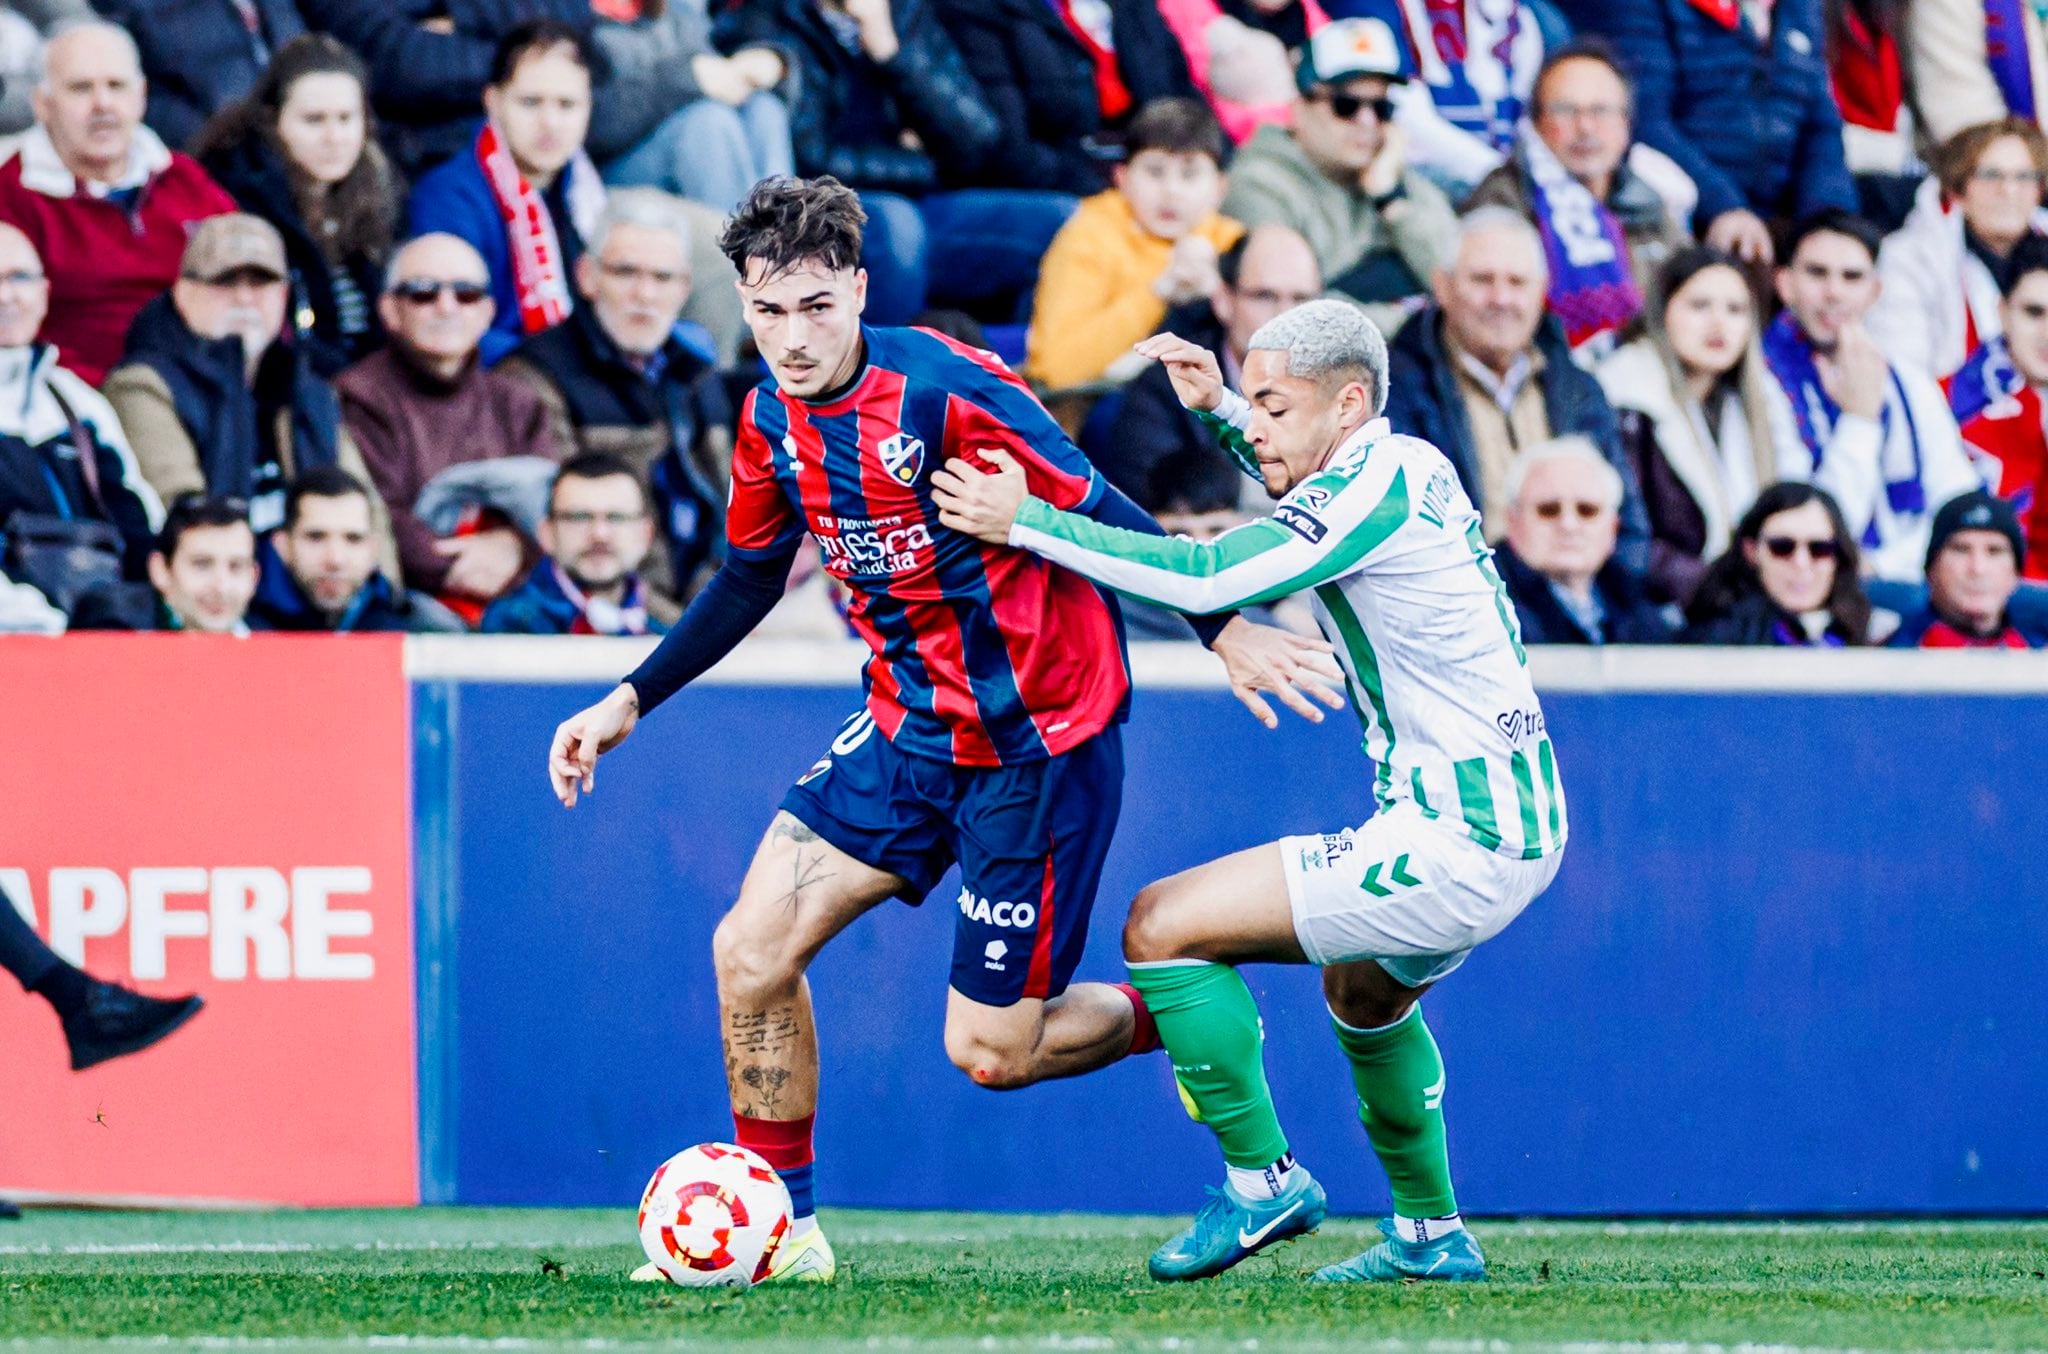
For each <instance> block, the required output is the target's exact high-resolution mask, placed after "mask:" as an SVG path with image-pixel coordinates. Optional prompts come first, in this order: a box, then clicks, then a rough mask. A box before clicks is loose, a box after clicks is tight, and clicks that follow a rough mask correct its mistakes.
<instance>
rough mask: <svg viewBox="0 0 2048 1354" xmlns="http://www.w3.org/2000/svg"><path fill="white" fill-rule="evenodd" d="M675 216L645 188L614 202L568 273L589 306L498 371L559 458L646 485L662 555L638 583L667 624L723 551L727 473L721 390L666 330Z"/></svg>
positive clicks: (676, 288) (678, 274)
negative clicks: (591, 456) (601, 456)
mask: <svg viewBox="0 0 2048 1354" xmlns="http://www.w3.org/2000/svg"><path fill="white" fill-rule="evenodd" d="M681 208H682V203H681V202H680V201H679V200H678V199H676V198H673V197H670V196H669V195H668V194H666V193H663V192H660V191H658V190H656V189H653V188H621V189H619V190H618V191H617V192H615V193H613V194H612V196H611V201H610V202H609V203H607V204H606V207H605V210H604V213H603V214H602V215H601V216H600V217H599V218H598V221H597V224H596V226H595V227H594V228H593V229H592V231H591V235H590V246H591V247H590V252H589V253H587V254H585V255H584V256H583V258H582V259H581V260H580V261H579V262H578V263H577V266H576V282H577V285H578V286H579V287H580V288H581V289H582V291H583V296H584V299H585V300H586V301H587V302H589V304H588V305H583V306H578V307H577V308H576V312H575V314H573V315H572V316H570V318H569V322H568V323H567V324H564V325H562V326H560V327H559V328H557V329H553V330H550V331H549V332H548V333H545V334H542V335H540V336H539V337H537V338H533V339H530V340H528V341H527V342H526V343H525V344H524V345H523V346H521V348H520V349H519V351H518V352H517V353H515V354H513V356H512V357H510V358H509V359H507V361H506V364H505V371H506V373H507V374H508V375H512V376H515V377H517V378H518V379H520V380H522V381H525V382H527V383H528V384H529V385H531V386H532V388H533V389H534V390H535V391H537V392H538V393H539V395H540V398H541V400H542V402H543V403H545V404H546V405H547V408H548V411H549V415H550V417H551V418H552V420H553V426H554V428H555V435H556V440H557V441H558V442H559V443H560V444H561V445H562V446H563V447H564V449H565V450H566V449H569V448H574V450H575V451H579V452H588V451H606V452H612V453H614V454H616V455H619V456H621V457H623V458H625V460H626V462H627V463H628V464H629V465H631V466H632V467H633V470H634V473H635V474H637V475H640V476H642V477H643V478H644V479H645V480H646V481H647V483H648V484H649V485H650V486H651V488H652V490H653V497H654V506H655V515H656V520H657V526H658V530H659V539H660V540H661V542H662V544H663V545H664V546H665V547H666V549H665V550H657V551H655V552H654V553H653V554H652V555H651V556H649V558H648V560H647V566H646V575H647V582H648V584H649V586H650V587H651V588H652V590H653V594H654V595H653V596H652V597H651V598H650V599H649V605H650V607H651V608H652V609H653V610H654V611H655V613H656V614H657V615H658V616H659V617H660V618H661V619H662V620H663V621H664V622H667V621H672V620H673V619H674V618H675V614H676V613H675V611H674V610H673V608H674V605H675V603H677V602H680V601H683V600H685V599H687V598H688V597H689V595H690V594H691V593H692V592H694V591H695V590H696V583H697V581H698V578H697V576H698V573H699V571H700V570H701V569H702V568H703V566H705V565H707V564H711V563H715V561H716V557H717V555H718V554H719V553H721V552H722V550H723V544H724V539H725V500H726V492H727V483H728V480H729V477H730V475H731V470H732V424H733V416H732V411H731V408H730V406H729V405H728V404H727V403H726V398H725V388H724V386H723V385H722V384H721V383H720V381H719V379H718V373H717V371H716V370H715V369H714V368H713V366H712V364H711V363H710V361H708V360H707V359H706V357H705V356H704V355H703V354H702V353H701V352H698V351H696V350H695V349H693V348H692V347H691V346H690V345H689V344H686V343H684V342H683V341H682V340H681V339H680V338H678V337H677V335H676V332H675V322H676V317H677V315H678V314H679V313H680V312H681V311H682V308H683V301H684V299H685V298H686V297H687V296H688V295H689V291H690V267H689V257H690V240H689V234H690V227H689V222H688V219H687V218H686V217H685V216H684V215H683V214H682V211H681Z"/></svg>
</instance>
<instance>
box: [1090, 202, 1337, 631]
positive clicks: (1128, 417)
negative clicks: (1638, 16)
mask: <svg viewBox="0 0 2048 1354" xmlns="http://www.w3.org/2000/svg"><path fill="white" fill-rule="evenodd" d="M1322 292H1323V275H1322V273H1321V272H1319V271H1318V270H1317V268H1316V255H1315V251H1314V250H1312V249H1310V248H1309V247H1308V241H1307V240H1304V239H1302V238H1301V235H1300V233H1299V232H1297V231H1295V230H1293V229H1291V228H1289V227H1287V226H1260V227H1258V228H1257V229H1256V230H1252V231H1249V232H1247V233H1246V234H1244V235H1242V236H1240V237H1239V238H1238V241H1237V243H1236V244H1234V245H1232V246H1231V247H1230V248H1228V249H1226V250H1224V251H1223V254H1222V257H1220V258H1219V259H1218V260H1217V261H1216V287H1215V290H1214V291H1212V292H1210V294H1209V296H1208V298H1207V299H1206V300H1201V301H1193V302H1190V303H1189V304H1187V305H1185V306H1181V307H1178V308H1176V309H1175V310H1172V311H1170V312H1168V314H1167V316H1166V323H1165V326H1164V327H1165V330H1166V332H1167V333H1170V334H1177V335H1179V336H1180V337H1181V338H1184V339H1187V340H1188V341H1189V342H1191V343H1197V344H1200V345H1201V346H1202V347H1204V348H1206V349H1208V350H1209V351H1210V352H1212V353H1214V354H1215V355H1216V365H1217V368H1218V369H1219V370H1220V371H1221V372H1222V373H1223V383H1224V384H1225V385H1226V386H1228V387H1229V388H1230V389H1232V390H1237V391H1239V393H1242V391H1241V389H1240V385H1239V378H1240V377H1241V376H1242V375H1243V372H1244V356H1245V350H1246V346H1247V345H1248V344H1250V342H1251V337H1252V334H1253V333H1255V332H1256V331H1257V330H1258V327H1259V326H1260V325H1262V324H1264V323H1265V322H1266V321H1268V320H1270V319H1272V318H1273V317H1274V316H1276V315H1278V314H1280V313H1281V312H1282V311H1285V310H1292V309H1293V308H1294V307H1296V306H1298V305H1300V304H1301V303H1302V302H1304V301H1313V300H1315V299H1316V298H1317V297H1318V296H1320V295H1322ZM1088 451H1089V456H1090V459H1092V460H1093V461H1094V462H1095V464H1096V466H1097V467H1098V468H1099V469H1100V470H1101V471H1102V473H1103V475H1104V476H1105V477H1106V478H1107V479H1108V480H1109V481H1110V483H1112V484H1114V485H1116V487H1117V488H1119V489H1121V490H1123V491H1124V492H1125V493H1126V494H1128V495H1130V496H1131V497H1132V498H1133V499H1140V500H1142V499H1143V498H1144V497H1145V496H1146V495H1147V494H1148V493H1151V492H1152V486H1153V483H1154V479H1155V476H1156V475H1157V474H1158V473H1160V472H1159V467H1162V466H1165V465H1167V464H1169V463H1172V464H1176V465H1201V466H1205V467H1207V468H1208V470H1209V471H1210V472H1211V473H1213V472H1216V471H1218V470H1220V471H1224V472H1228V474H1229V476H1230V479H1229V482H1230V483H1232V484H1237V483H1238V482H1239V481H1240V480H1242V490H1241V494H1240V497H1241V495H1242V494H1245V493H1257V494H1260V495H1263V494H1264V493H1265V490H1264V488H1263V487H1262V486H1258V485H1254V484H1253V482H1252V481H1251V479H1250V478H1249V477H1247V476H1243V475H1242V473H1241V472H1240V471H1238V469H1237V466H1236V463H1235V462H1233V461H1232V460H1231V459H1230V457H1229V456H1228V454H1227V453H1225V452H1224V450H1223V449H1222V447H1221V446H1220V445H1218V443H1217V440H1216V432H1215V430H1214V429H1213V428H1212V427H1210V426H1208V425H1206V424H1204V423H1203V422H1202V421H1201V419H1200V418H1198V417H1197V416H1196V415H1195V414H1193V413H1192V412H1190V411H1189V410H1188V409H1186V408H1185V407H1183V406H1182V404H1181V402H1180V398H1179V397H1178V396H1177V395H1175V394H1174V393H1173V381H1172V379H1171V378H1170V377H1168V376H1167V374H1166V368H1164V367H1162V366H1160V365H1158V364H1157V363H1153V364H1151V365H1149V366H1147V367H1146V368H1145V369H1144V370H1143V371H1141V372H1139V373H1138V375H1137V377H1136V378H1135V379H1133V380H1132V381H1131V383H1130V384H1129V385H1128V386H1126V387H1124V392H1123V403H1122V405H1121V407H1120V408H1118V410H1117V411H1116V414H1115V419H1114V422H1113V423H1112V425H1111V433H1110V436H1109V437H1108V438H1107V440H1106V441H1105V442H1104V444H1103V445H1102V446H1100V447H1090V448H1088ZM1219 478H1221V476H1219ZM1191 633H1192V632H1191Z"/></svg>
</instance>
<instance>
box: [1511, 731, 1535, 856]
mask: <svg viewBox="0 0 2048 1354" xmlns="http://www.w3.org/2000/svg"><path fill="white" fill-rule="evenodd" d="M1508 773H1509V774H1510V775H1512V776H1513V777H1514V778H1515V805H1516V807H1517V808H1519V809H1520V810H1521V813H1522V849H1523V850H1524V851H1527V850H1528V849H1529V848H1530V847H1539V848H1540V847H1541V845H1542V833H1543V829H1542V828H1540V827H1538V826H1537V824H1536V780H1535V777H1533V776H1531V775H1530V774H1529V757H1528V754H1526V753H1522V752H1517V753H1515V754H1513V755H1512V756H1510V757H1509V758H1508Z"/></svg>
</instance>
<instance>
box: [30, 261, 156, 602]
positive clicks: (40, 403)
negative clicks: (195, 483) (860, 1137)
mask: <svg viewBox="0 0 2048 1354" xmlns="http://www.w3.org/2000/svg"><path fill="white" fill-rule="evenodd" d="M49 298H50V282H49V279H48V278H47V277H45V276H44V275H43V265H42V261H41V260H40V259H38V258H37V257H36V251H35V248H34V246H32V245H31V244H29V242H28V237H27V236H25V235H23V234H22V233H21V232H20V231H18V230H16V229H15V228H14V227H13V226H9V225H0V536H4V537H5V539H6V546H5V550H4V554H0V563H4V564H5V565H6V566H7V570H8V572H9V574H10V575H12V576H13V577H14V578H15V579H17V580H19V581H22V582H28V583H35V584H38V585H40V586H41V587H42V590H43V592H44V593H45V594H46V595H47V596H48V599H49V600H50V601H52V602H54V603H56V604H57V605H58V606H59V607H63V606H64V605H66V604H67V603H69V602H71V601H72V600H73V599H74V598H76V597H77V596H79V595H82V594H83V593H85V592H87V591H89V590H90V589H91V587H92V586H93V585H95V584H96V583H103V582H111V581H113V580H114V579H116V578H119V577H123V576H125V577H127V578H130V579H139V578H141V577H142V573H143V567H144V565H145V564H146V562H147V561H148V558H149V549H150V534H151V532H153V531H154V530H155V529H156V524H157V523H158V522H159V521H160V520H162V518H163V507H162V505H161V504H160V503H159V502H158V500H157V496H156V492H155V491H154V490H153V489H151V488H150V485H149V482H148V481H147V480H145V479H144V478H143V477H142V471H141V469H140V468H139V467H138V466H137V465H136V463H135V455H134V453H133V452H131V451H130V450H129V449H128V439H127V438H126V437H125V436H124V435H123V434H122V431H121V423H120V420H119V419H117V418H115V417H114V411H113V409H112V408H111V407H109V406H108V404H107V402H106V400H105V399H104V398H102V397H101V395H100V393H99V392H98V391H97V390H94V389H93V388H92V387H91V386H89V385H87V384H86V383H85V382H84V381H81V380H80V379H78V377H77V376H75V375H73V374H72V373H71V372H69V371H66V370H65V369H64V368H63V367H61V366H59V365H58V364H57V350H56V349H54V348H52V347H50V346H49V345H48V344H46V343H39V342H37V340H36V333H37V331H38V330H39V329H40V328H41V327H42V323H43V313H44V311H45V310H46V309H47V307H48V305H49ZM74 551H83V552H84V557H83V558H81V557H80V556H79V555H78V554H75V553H73V552H74ZM88 561H89V562H88Z"/></svg>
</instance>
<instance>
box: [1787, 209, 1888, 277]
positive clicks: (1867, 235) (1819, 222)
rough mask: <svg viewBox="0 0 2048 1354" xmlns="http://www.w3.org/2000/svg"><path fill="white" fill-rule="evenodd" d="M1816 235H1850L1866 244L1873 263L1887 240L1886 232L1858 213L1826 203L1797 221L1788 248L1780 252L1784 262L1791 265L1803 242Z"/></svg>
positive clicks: (1861, 243)
mask: <svg viewBox="0 0 2048 1354" xmlns="http://www.w3.org/2000/svg"><path fill="white" fill-rule="evenodd" d="M1816 235H1846V236H1848V237H1849V238H1850V239H1852V240H1854V241H1855V242H1856V243H1857V244H1860V245H1862V246H1863V248H1864V249H1865V250H1866V251H1867V252H1868V253H1869V254H1870V261H1871V262H1872V263H1875V262H1877V251H1878V249H1879V247H1880V246H1882V245H1883V244H1884V232H1883V231H1881V230H1879V229H1878V228H1877V227H1876V226H1874V225H1872V224H1871V223H1870V222H1868V221H1866V220H1864V219H1863V218H1862V217H1860V216H1858V215H1857V214H1856V213H1854V212H1851V211H1844V210H1843V209H1842V208H1840V207H1823V208H1821V209H1820V210H1819V211H1817V212H1814V213H1813V214H1812V215H1810V216H1804V217H1801V218H1800V219H1799V220H1798V221H1796V222H1794V223H1793V226H1792V233H1791V234H1790V235H1789V236H1787V237H1786V239H1785V252H1784V253H1782V254H1780V255H1779V256H1778V258H1779V260H1780V261H1781V262H1780V266H1782V267H1789V266H1791V263H1792V257H1793V255H1795V254H1797V253H1798V252H1799V246H1801V245H1803V244H1805V243H1806V242H1807V241H1808V240H1810V239H1812V238H1813V237H1814V236H1816Z"/></svg>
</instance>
